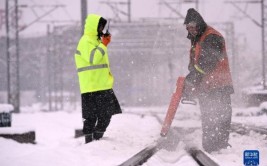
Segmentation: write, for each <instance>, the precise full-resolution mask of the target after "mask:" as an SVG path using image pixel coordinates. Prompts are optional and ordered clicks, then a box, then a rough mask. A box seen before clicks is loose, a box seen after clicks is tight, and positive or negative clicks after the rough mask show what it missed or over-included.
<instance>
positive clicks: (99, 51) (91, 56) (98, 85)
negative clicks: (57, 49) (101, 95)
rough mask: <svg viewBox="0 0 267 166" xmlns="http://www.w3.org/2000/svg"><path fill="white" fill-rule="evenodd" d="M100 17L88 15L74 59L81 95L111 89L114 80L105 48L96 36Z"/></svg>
mask: <svg viewBox="0 0 267 166" xmlns="http://www.w3.org/2000/svg"><path fill="white" fill-rule="evenodd" d="M100 18H101V16H98V15H95V14H90V15H88V16H87V18H86V23H85V26H84V34H83V36H82V37H81V39H80V41H79V43H78V46H77V50H76V53H75V55H74V57H75V63H76V68H77V72H78V77H79V84H80V91H81V93H87V92H95V91H101V90H107V89H112V87H113V82H114V78H113V76H112V74H111V71H110V67H109V59H108V53H107V47H106V46H105V45H103V44H102V43H101V40H100V39H98V36H97V34H98V33H97V27H98V23H99V19H100Z"/></svg>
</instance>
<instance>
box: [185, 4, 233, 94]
mask: <svg viewBox="0 0 267 166" xmlns="http://www.w3.org/2000/svg"><path fill="white" fill-rule="evenodd" d="M191 21H194V22H196V23H197V30H198V35H197V36H196V37H193V36H192V35H191V34H188V36H187V37H188V38H189V39H190V40H191V49H190V62H189V66H188V69H189V74H188V75H187V76H186V81H188V82H190V83H191V84H193V85H194V87H195V88H196V90H197V92H198V93H208V92H211V91H213V90H220V91H224V92H226V93H229V94H232V93H233V92H234V90H233V84H232V78H231V73H230V68H229V62H228V57H227V53H226V48H225V41H224V38H223V36H222V35H221V34H220V33H219V32H218V31H216V30H215V29H213V28H212V27H210V26H208V25H207V24H206V23H205V21H204V20H203V18H202V17H201V15H200V14H199V13H198V12H197V11H195V10H194V9H189V10H188V13H187V16H186V18H185V22H184V23H185V24H188V23H189V22H191Z"/></svg>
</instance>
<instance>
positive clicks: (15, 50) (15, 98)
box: [6, 0, 20, 113]
mask: <svg viewBox="0 0 267 166" xmlns="http://www.w3.org/2000/svg"><path fill="white" fill-rule="evenodd" d="M9 2H12V3H13V4H12V6H10V3H9ZM10 9H14V17H13V18H11V16H12V14H11V12H13V11H12V10H10ZM18 20H19V18H18V0H13V1H8V0H6V33H7V48H6V49H7V69H8V71H7V72H8V73H7V80H8V81H7V86H8V88H7V89H8V95H7V96H8V103H9V104H11V105H13V107H14V113H19V112H20V87H19V29H18Z"/></svg>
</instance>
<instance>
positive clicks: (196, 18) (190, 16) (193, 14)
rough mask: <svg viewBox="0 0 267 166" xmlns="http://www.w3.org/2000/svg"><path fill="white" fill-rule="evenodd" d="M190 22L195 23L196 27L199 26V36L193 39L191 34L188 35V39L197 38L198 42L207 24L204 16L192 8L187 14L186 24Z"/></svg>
mask: <svg viewBox="0 0 267 166" xmlns="http://www.w3.org/2000/svg"><path fill="white" fill-rule="evenodd" d="M190 22H195V23H196V26H197V31H198V34H197V36H196V37H193V36H192V35H191V34H190V33H189V32H188V35H187V38H189V39H193V38H195V39H196V40H198V39H199V38H200V35H201V34H203V33H204V31H205V29H206V27H207V24H206V22H205V21H204V19H203V18H202V16H201V15H200V14H199V13H198V12H197V11H196V10H195V9H193V8H190V9H188V10H187V14H186V17H185V20H184V24H189V23H190Z"/></svg>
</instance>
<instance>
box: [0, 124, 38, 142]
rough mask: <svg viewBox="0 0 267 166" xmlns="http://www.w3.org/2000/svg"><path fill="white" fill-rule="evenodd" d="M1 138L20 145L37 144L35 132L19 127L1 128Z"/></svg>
mask: <svg viewBox="0 0 267 166" xmlns="http://www.w3.org/2000/svg"><path fill="white" fill-rule="evenodd" d="M0 137H3V138H7V139H13V140H15V141H17V142H19V143H32V144H35V131H34V130H33V129H25V128H19V127H4V128H0Z"/></svg>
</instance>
